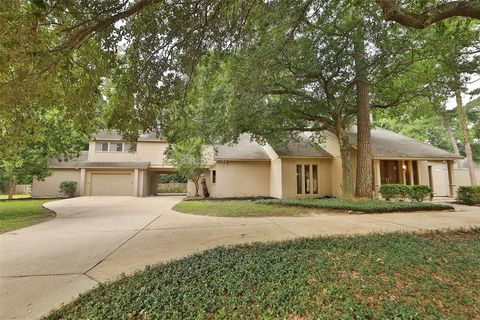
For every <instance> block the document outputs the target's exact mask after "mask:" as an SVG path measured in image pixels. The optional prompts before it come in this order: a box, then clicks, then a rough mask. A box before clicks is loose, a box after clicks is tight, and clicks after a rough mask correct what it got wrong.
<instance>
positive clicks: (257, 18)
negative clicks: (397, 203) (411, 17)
mask: <svg viewBox="0 0 480 320" xmlns="http://www.w3.org/2000/svg"><path fill="white" fill-rule="evenodd" d="M338 6H342V7H343V8H344V9H345V10H343V11H342V12H341V13H340V12H338V11H337V9H338ZM287 8H288V9H287ZM356 8H357V7H356V6H354V5H353V4H352V2H350V1H337V2H328V3H325V2H320V1H305V2H298V3H296V5H295V6H292V4H291V3H287V2H283V1H275V2H270V3H269V4H268V5H265V6H264V7H263V8H257V11H255V12H252V13H251V14H250V16H251V19H250V20H249V21H248V23H247V24H246V25H245V29H244V36H245V40H244V41H243V42H240V44H239V45H238V48H237V49H236V50H235V51H234V52H232V53H224V52H221V51H214V52H212V53H211V54H210V55H209V56H208V57H206V58H205V59H203V60H202V65H201V66H200V67H199V68H197V72H196V73H195V74H194V77H193V81H192V90H191V91H190V92H189V94H188V95H187V99H186V100H185V106H184V108H183V110H184V112H185V113H186V114H188V116H189V119H190V120H192V119H194V120H195V121H194V123H195V125H194V127H195V128H200V130H201V132H199V134H203V135H206V137H205V139H206V140H208V139H211V137H212V136H213V137H214V139H216V141H222V139H225V138H226V140H228V139H235V138H236V137H238V134H239V133H242V132H249V133H252V134H254V135H256V136H257V138H258V137H260V138H263V139H264V140H267V141H268V142H270V143H272V142H273V141H275V140H277V141H278V140H287V139H295V134H296V133H298V132H299V131H311V132H314V133H316V135H317V136H318V135H320V136H321V132H322V131H324V130H328V131H331V132H332V133H334V134H335V135H336V136H337V138H338V141H339V143H340V151H341V158H342V190H343V196H344V197H351V196H353V191H354V186H353V172H352V166H351V145H350V141H349V137H348V134H347V130H348V129H349V127H350V126H351V125H352V123H354V121H355V114H358V113H359V112H360V111H361V112H362V118H361V119H360V118H358V119H357V125H358V127H359V130H360V131H361V134H360V137H361V141H362V143H360V146H359V149H361V150H362V151H363V152H362V153H361V154H360V158H361V159H362V161H360V162H359V163H360V164H361V165H360V166H359V167H361V168H359V171H358V172H359V174H360V176H361V179H358V178H357V179H358V180H359V184H361V185H362V187H363V189H361V190H362V191H361V192H362V193H359V195H361V196H369V195H370V194H371V181H372V180H371V167H372V163H371V154H370V150H369V147H368V145H367V146H366V148H363V147H362V146H363V145H364V143H369V138H368V136H369V133H370V126H369V117H370V115H369V105H370V102H372V103H373V105H374V106H375V107H378V106H380V107H385V106H391V105H395V104H398V103H400V102H401V98H399V97H403V96H402V93H404V92H405V90H404V89H402V88H401V87H399V90H398V91H397V92H396V95H395V96H394V97H393V98H392V97H390V96H382V95H380V94H378V92H379V91H381V90H382V88H383V83H384V82H385V80H386V79H388V78H397V77H398V76H399V73H401V72H402V69H403V68H405V67H404V66H403V65H408V64H409V63H410V61H409V59H407V58H406V57H408V56H409V55H408V54H407V53H408V52H410V50H412V49H413V47H414V46H415V45H412V44H409V43H408V42H407V39H408V36H409V35H407V34H405V32H402V31H399V30H398V29H396V28H395V27H393V28H392V29H389V30H384V31H382V32H379V31H378V30H382V27H383V24H384V22H383V20H382V19H381V17H379V16H377V17H376V18H375V19H373V18H369V19H367V17H369V16H368V12H370V11H375V10H373V8H372V7H371V8H368V9H364V10H365V11H359V10H355V9H356ZM286 10H289V12H290V15H289V16H288V17H285V16H284V12H285V11H286ZM358 16H361V17H362V18H365V22H363V21H360V22H362V23H363V25H364V26H363V28H362V29H363V30H362V32H361V33H360V34H358V26H359V19H358ZM365 46H368V48H369V50H366V49H365ZM382 64H384V67H383V68H382V72H379V71H377V69H379V66H380V65H382ZM397 64H399V65H397ZM387 71H389V72H387ZM371 85H373V88H374V90H373V95H372V97H370V96H369V92H368V90H369V86H371ZM408 88H409V90H410V87H408ZM412 90H413V89H412ZM359 97H361V99H359ZM189 107H190V109H189ZM185 110H190V111H185ZM183 125H184V124H182V128H183ZM195 128H192V130H195ZM187 131H188V132H189V133H190V132H192V131H191V130H187ZM365 137H366V138H365ZM320 138H321V137H320ZM222 142H224V141H222ZM363 142H364V143H363ZM361 147H362V148H361ZM363 155H365V156H367V159H366V161H365V160H364V157H363Z"/></svg>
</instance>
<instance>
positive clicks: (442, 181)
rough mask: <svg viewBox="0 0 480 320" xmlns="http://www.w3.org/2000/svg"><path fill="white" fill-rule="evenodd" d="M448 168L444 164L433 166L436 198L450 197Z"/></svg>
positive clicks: (434, 164) (433, 183)
mask: <svg viewBox="0 0 480 320" xmlns="http://www.w3.org/2000/svg"><path fill="white" fill-rule="evenodd" d="M446 166H447V165H446V164H444V163H433V165H432V180H433V181H432V185H433V194H434V195H435V196H436V197H448V195H449V185H448V175H447V171H446Z"/></svg>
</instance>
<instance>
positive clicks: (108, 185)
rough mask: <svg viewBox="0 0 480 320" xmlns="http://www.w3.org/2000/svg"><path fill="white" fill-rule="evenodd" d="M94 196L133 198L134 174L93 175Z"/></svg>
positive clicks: (91, 179) (91, 181)
mask: <svg viewBox="0 0 480 320" xmlns="http://www.w3.org/2000/svg"><path fill="white" fill-rule="evenodd" d="M90 195H92V196H133V175H132V173H130V172H129V173H92V174H91V176H90Z"/></svg>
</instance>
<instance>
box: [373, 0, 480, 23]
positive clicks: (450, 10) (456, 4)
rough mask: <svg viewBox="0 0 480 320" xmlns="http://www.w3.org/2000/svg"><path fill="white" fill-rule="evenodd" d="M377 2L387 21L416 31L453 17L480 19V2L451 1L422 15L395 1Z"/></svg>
mask: <svg viewBox="0 0 480 320" xmlns="http://www.w3.org/2000/svg"><path fill="white" fill-rule="evenodd" d="M375 1H376V2H377V4H378V5H379V6H380V7H381V8H382V12H383V15H384V17H385V20H386V21H395V22H398V23H400V24H401V25H404V26H406V27H411V28H416V29H424V28H426V27H428V26H431V25H432V24H434V23H436V22H439V21H442V20H445V19H448V18H451V17H468V18H474V19H480V0H470V1H449V2H445V3H441V4H438V5H437V6H435V7H433V8H431V9H428V10H426V11H423V12H422V13H415V12H412V11H408V10H405V9H403V8H401V7H399V6H398V5H397V4H396V1H395V0H375Z"/></svg>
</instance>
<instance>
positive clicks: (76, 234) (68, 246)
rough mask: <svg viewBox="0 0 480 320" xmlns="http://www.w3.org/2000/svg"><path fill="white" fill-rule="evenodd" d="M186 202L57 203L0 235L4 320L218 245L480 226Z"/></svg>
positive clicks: (476, 219) (452, 215)
mask: <svg viewBox="0 0 480 320" xmlns="http://www.w3.org/2000/svg"><path fill="white" fill-rule="evenodd" d="M180 200H181V197H150V198H134V197H82V198H74V199H68V200H60V201H54V202H50V203H48V204H47V207H48V208H50V209H51V210H53V211H55V212H56V213H57V217H56V218H55V219H53V220H50V221H48V222H45V223H41V224H38V225H35V226H31V227H28V228H24V229H20V230H16V231H12V232H8V233H5V234H3V235H1V236H0V276H1V279H0V290H1V292H0V303H1V305H0V310H1V311H0V319H35V318H39V317H40V316H42V315H44V314H46V313H48V311H49V310H50V309H52V308H53V307H56V306H59V305H60V304H62V303H65V302H68V301H70V300H72V299H73V298H74V297H76V296H77V295H78V294H79V293H81V292H84V291H86V290H88V289H90V288H92V287H94V286H95V285H96V284H97V283H98V282H104V281H108V280H111V279H114V278H115V277H118V276H119V275H120V274H122V273H127V274H128V273H131V272H133V271H135V270H138V269H142V268H144V267H145V265H148V264H154V263H157V262H161V261H167V260H170V259H175V258H180V257H183V256H185V255H189V254H192V253H194V252H196V251H199V250H204V249H207V248H212V247H215V246H218V245H229V244H236V243H245V242H253V241H278V240H285V239H291V238H294V237H300V236H313V235H328V234H353V233H369V232H391V231H397V230H405V231H419V230H431V229H443V228H462V227H471V226H480V208H472V207H460V206H459V207H458V208H457V210H458V211H457V212H440V213H439V212H437V213H435V212H418V213H396V214H383V215H380V214H378V215H377V214H375V215H346V214H322V215H317V216H308V217H272V218H216V217H204V216H195V215H188V214H181V213H177V212H174V211H171V210H170V208H171V207H172V206H173V205H174V204H175V203H176V202H178V201H180Z"/></svg>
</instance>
